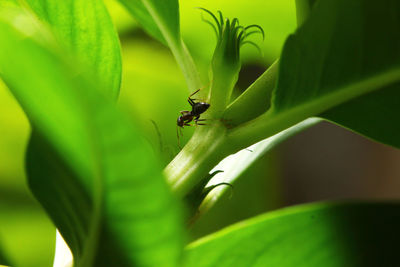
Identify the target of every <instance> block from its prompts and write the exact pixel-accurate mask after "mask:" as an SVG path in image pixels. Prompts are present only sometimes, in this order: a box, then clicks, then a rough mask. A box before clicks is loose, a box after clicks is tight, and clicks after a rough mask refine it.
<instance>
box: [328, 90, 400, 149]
mask: <svg viewBox="0 0 400 267" xmlns="http://www.w3.org/2000/svg"><path fill="white" fill-rule="evenodd" d="M399 114H400V83H397V84H394V85H390V86H388V87H385V88H383V89H381V90H379V91H376V92H372V93H370V94H367V95H365V96H362V97H359V98H356V99H354V100H352V101H349V102H347V103H344V104H342V105H339V106H337V107H335V108H333V109H331V110H328V111H327V112H324V113H322V114H321V117H323V118H325V119H328V120H329V121H331V122H334V123H337V124H339V125H342V126H344V127H346V128H348V129H350V130H352V131H355V132H357V133H360V134H362V135H364V136H366V137H368V138H372V139H373V140H375V141H378V142H381V143H384V144H387V145H391V146H395V147H397V148H400V138H399V136H398V133H399V132H400V119H399Z"/></svg>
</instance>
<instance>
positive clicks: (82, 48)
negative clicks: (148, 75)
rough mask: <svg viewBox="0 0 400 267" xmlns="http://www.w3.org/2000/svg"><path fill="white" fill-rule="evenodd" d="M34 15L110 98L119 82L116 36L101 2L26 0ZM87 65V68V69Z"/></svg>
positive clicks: (114, 96) (115, 94)
mask: <svg viewBox="0 0 400 267" xmlns="http://www.w3.org/2000/svg"><path fill="white" fill-rule="evenodd" d="M26 2H27V3H28V4H29V5H30V7H31V8H32V10H33V11H35V13H36V14H37V16H38V18H39V19H40V20H42V21H45V22H46V23H48V24H49V25H50V28H51V30H52V31H53V32H54V33H55V35H56V37H58V39H59V40H60V43H61V44H63V45H65V46H67V48H68V49H71V50H72V51H73V52H75V54H76V55H77V57H78V58H79V59H80V60H81V61H83V62H84V63H86V64H87V65H88V66H89V68H90V69H92V70H93V71H94V73H95V74H96V75H97V77H99V78H100V79H101V81H102V82H103V86H100V87H99V88H102V89H104V90H105V93H106V94H107V95H110V96H111V97H113V98H114V99H116V98H117V97H118V93H119V88H120V82H121V67H122V66H121V51H120V45H119V40H118V35H117V33H116V31H115V28H114V25H113V23H112V21H111V18H110V16H109V14H108V12H107V9H106V8H105V6H104V3H103V1H98V0H74V1H71V0H67V1H58V0H39V1H37V0H26ZM89 68H88V69H89Z"/></svg>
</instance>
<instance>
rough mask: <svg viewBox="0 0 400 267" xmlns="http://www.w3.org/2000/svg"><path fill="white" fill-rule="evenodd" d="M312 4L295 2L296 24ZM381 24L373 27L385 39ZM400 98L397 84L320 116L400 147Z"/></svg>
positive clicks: (311, 1) (305, 0) (310, 0)
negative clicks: (399, 116)
mask: <svg viewBox="0 0 400 267" xmlns="http://www.w3.org/2000/svg"><path fill="white" fill-rule="evenodd" d="M315 3H316V0H296V9H297V15H298V24H299V25H300V24H301V23H302V22H303V21H305V20H306V19H307V17H308V15H309V13H310V11H311V9H312V7H313V6H314V4H315ZM375 4H376V3H375ZM375 4H374V5H375ZM380 23H385V21H384V20H378V21H376V22H375V23H374V24H373V26H374V27H375V28H382V31H381V32H382V34H383V37H385V34H386V33H385V32H384V31H385V30H386V26H385V25H379V24H380ZM399 99H400V89H399V84H394V85H391V86H388V87H385V88H383V89H381V90H380V91H378V92H372V93H369V94H367V95H365V96H361V97H359V98H356V99H354V100H351V101H349V102H347V103H344V104H341V105H339V106H337V107H335V108H332V109H331V110H329V111H327V112H324V113H323V114H321V117H323V118H325V119H327V120H329V121H331V122H333V123H336V124H339V125H341V126H344V127H346V128H348V129H350V130H352V131H355V132H358V133H360V134H362V135H365V136H367V137H369V138H372V139H374V140H376V141H379V142H381V143H384V144H387V145H392V146H395V147H398V148H400V140H399V138H397V136H396V135H395V134H393V133H397V132H398V131H399V130H400V123H398V118H397V116H396V115H395V114H398V113H399V112H400V105H399V103H400V102H399Z"/></svg>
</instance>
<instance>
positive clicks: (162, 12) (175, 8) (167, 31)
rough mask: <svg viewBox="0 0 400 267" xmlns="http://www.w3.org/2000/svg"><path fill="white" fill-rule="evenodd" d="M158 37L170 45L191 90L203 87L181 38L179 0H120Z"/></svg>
mask: <svg viewBox="0 0 400 267" xmlns="http://www.w3.org/2000/svg"><path fill="white" fill-rule="evenodd" d="M119 1H120V2H121V3H122V4H123V5H125V6H126V7H127V9H128V11H129V12H130V13H131V14H132V15H133V16H134V17H135V18H136V19H137V20H138V21H139V23H141V24H142V26H143V27H144V29H146V30H147V31H148V32H149V33H151V34H152V35H153V36H154V37H156V39H158V40H159V41H161V42H163V43H164V44H165V42H166V44H167V45H168V46H169V48H170V49H171V52H172V54H173V55H174V57H175V59H176V61H177V63H178V65H179V67H180V68H181V70H182V72H183V75H184V77H185V79H186V83H187V85H188V87H189V92H193V91H195V90H196V89H198V88H200V87H202V85H201V81H200V77H199V74H198V72H197V68H196V66H195V64H194V62H193V59H192V57H191V55H190V53H189V51H188V49H187V48H186V45H185V44H184V42H183V41H182V39H181V33H180V22H179V3H178V0H163V1H158V0H119Z"/></svg>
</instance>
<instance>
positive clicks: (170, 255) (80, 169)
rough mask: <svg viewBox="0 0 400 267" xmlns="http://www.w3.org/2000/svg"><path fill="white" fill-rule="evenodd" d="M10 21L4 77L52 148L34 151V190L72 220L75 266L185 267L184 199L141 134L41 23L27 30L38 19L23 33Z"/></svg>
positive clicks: (1, 64) (3, 47)
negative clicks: (180, 204)
mask: <svg viewBox="0 0 400 267" xmlns="http://www.w3.org/2000/svg"><path fill="white" fill-rule="evenodd" d="M1 15H2V16H1V19H0V74H1V76H2V78H4V81H5V82H6V84H7V85H8V87H9V88H10V89H11V90H12V92H13V94H14V95H15V97H16V98H17V100H18V101H19V103H20V104H21V106H22V107H23V109H24V110H25V112H26V114H27V115H28V117H29V119H30V122H31V123H32V125H33V127H34V128H35V130H36V133H37V135H38V136H40V141H41V142H45V143H47V144H48V145H44V146H43V148H44V149H43V151H42V153H41V154H34V155H33V154H29V157H30V158H31V160H29V166H28V167H29V169H28V171H29V173H30V178H29V179H30V184H31V186H32V189H33V190H34V194H35V195H36V196H37V197H38V198H39V199H40V200H41V202H42V203H44V206H45V208H46V209H47V211H48V213H49V214H50V215H51V216H52V217H53V219H54V221H55V222H61V221H62V222H63V223H60V225H57V226H58V227H59V230H60V232H61V233H62V234H63V236H65V237H66V239H68V240H67V242H68V243H69V244H71V249H72V250H73V251H74V253H75V255H74V256H75V263H76V265H77V266H92V265H95V266H110V262H111V261H112V262H116V263H118V264H119V265H120V266H121V265H135V266H160V265H166V266H174V265H176V264H177V262H178V261H179V257H180V254H181V246H182V234H181V227H180V218H179V212H178V210H177V203H175V200H174V199H173V197H172V196H171V194H170V192H169V189H168V186H167V185H166V182H165V181H164V179H163V177H162V175H161V167H160V164H159V162H158V161H157V159H156V158H155V157H154V155H153V154H152V151H151V148H150V147H149V145H148V144H147V142H146V141H145V140H144V138H143V137H142V136H141V135H140V133H139V131H138V129H137V128H136V127H135V126H134V125H132V124H131V122H129V121H128V120H127V119H126V118H125V117H124V116H123V115H122V114H121V113H120V112H119V111H118V110H117V109H116V108H115V107H114V105H113V104H112V103H111V101H110V100H109V99H106V98H105V97H104V96H103V95H102V94H101V93H99V90H98V88H97V87H98V86H101V84H100V85H99V84H96V85H93V84H92V83H91V82H89V81H88V80H87V79H85V77H84V76H82V75H77V73H86V72H85V71H83V72H82V71H80V67H79V65H77V64H71V63H69V61H68V60H66V59H65V57H67V55H68V53H66V52H65V51H60V50H57V49H56V48H54V47H53V46H50V45H45V42H44V39H42V38H40V37H42V36H41V35H40V34H39V33H37V32H35V28H34V27H30V30H31V31H29V32H28V33H29V35H25V34H24V33H23V32H21V31H20V30H19V29H22V30H23V29H26V27H28V26H29V25H35V24H34V22H32V21H30V20H29V19H28V18H25V17H24V16H23V15H21V14H20V15H19V17H18V18H19V20H18V24H15V27H14V25H13V24H12V22H14V21H15V18H14V17H12V18H7V15H9V14H7V13H6V12H4V11H3V12H2V14H1ZM39 38H40V39H39ZM38 40H39V41H38ZM64 55H65V57H64ZM22 77H23V78H22ZM100 91H101V90H100ZM33 138H36V136H34V137H33ZM41 142H32V143H31V146H33V148H34V146H41V144H42V143H41ZM31 148H32V147H31ZM47 148H49V150H47ZM34 150H35V151H37V150H38V148H36V149H34ZM30 151H32V150H30ZM35 157H36V158H35ZM46 161H47V162H46ZM60 161H61V162H62V163H63V164H59V162H60ZM35 163H37V165H36V164H35ZM39 167H42V168H41V169H39ZM43 168H44V169H43ZM53 171H54V173H57V174H59V173H64V174H65V175H62V176H59V175H57V176H56V175H54V174H53ZM43 182H46V185H42V183H43ZM49 191H50V192H49ZM154 229H157V231H155V230H154Z"/></svg>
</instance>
